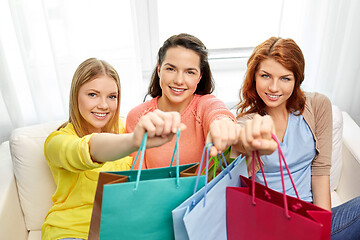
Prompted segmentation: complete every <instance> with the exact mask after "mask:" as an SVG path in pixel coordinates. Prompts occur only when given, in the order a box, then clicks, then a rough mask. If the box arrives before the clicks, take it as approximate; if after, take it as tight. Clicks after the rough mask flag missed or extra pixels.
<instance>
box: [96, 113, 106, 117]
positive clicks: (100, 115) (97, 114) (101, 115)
mask: <svg viewBox="0 0 360 240" xmlns="http://www.w3.org/2000/svg"><path fill="white" fill-rule="evenodd" d="M94 115H95V116H98V117H105V116H106V113H94Z"/></svg>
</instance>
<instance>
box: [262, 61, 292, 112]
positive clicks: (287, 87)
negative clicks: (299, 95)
mask: <svg viewBox="0 0 360 240" xmlns="http://www.w3.org/2000/svg"><path fill="white" fill-rule="evenodd" d="M255 82H256V92H257V94H258V95H259V97H260V98H261V99H262V100H263V101H264V103H265V105H266V107H265V109H266V112H267V113H270V112H271V111H277V110H280V111H287V110H286V102H287V100H288V99H289V98H290V97H291V94H292V93H293V90H294V86H295V77H294V74H293V73H292V72H291V71H289V70H288V69H286V68H285V67H283V66H282V65H281V64H280V63H278V62H277V61H276V60H275V59H273V58H267V59H265V60H263V61H262V62H261V63H260V64H259V66H258V69H257V70H256V72H255Z"/></svg>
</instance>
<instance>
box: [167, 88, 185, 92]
mask: <svg viewBox="0 0 360 240" xmlns="http://www.w3.org/2000/svg"><path fill="white" fill-rule="evenodd" d="M170 88H171V89H172V90H174V91H175V92H184V91H185V89H178V88H172V87H170Z"/></svg>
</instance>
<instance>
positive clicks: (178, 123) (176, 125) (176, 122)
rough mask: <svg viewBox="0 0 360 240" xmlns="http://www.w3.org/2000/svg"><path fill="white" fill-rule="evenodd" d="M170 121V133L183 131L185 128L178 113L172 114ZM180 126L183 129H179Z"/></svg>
mask: <svg viewBox="0 0 360 240" xmlns="http://www.w3.org/2000/svg"><path fill="white" fill-rule="evenodd" d="M171 114H172V117H173V118H172V119H173V122H172V132H173V133H176V132H177V131H178V129H179V128H180V130H185V129H186V126H185V124H183V123H181V116H180V114H179V113H178V112H172V113H171ZM181 125H183V129H181V127H182V126H181Z"/></svg>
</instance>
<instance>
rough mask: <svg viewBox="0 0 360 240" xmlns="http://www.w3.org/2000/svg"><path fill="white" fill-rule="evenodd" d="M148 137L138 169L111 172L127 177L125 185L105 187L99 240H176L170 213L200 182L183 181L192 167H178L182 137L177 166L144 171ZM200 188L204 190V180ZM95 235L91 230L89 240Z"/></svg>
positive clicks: (177, 138) (144, 142) (141, 147)
mask: <svg viewBox="0 0 360 240" xmlns="http://www.w3.org/2000/svg"><path fill="white" fill-rule="evenodd" d="M146 136H147V135H146V134H145V136H144V138H143V141H142V144H141V146H140V149H139V152H138V156H139V153H140V152H141V157H140V166H139V169H138V170H130V171H121V172H111V173H114V174H118V175H119V176H126V177H127V178H126V179H127V180H126V182H121V183H114V184H105V185H103V191H102V203H101V215H100V234H99V235H98V236H99V238H100V239H105V240H106V239H173V238H174V234H173V226H172V217H171V211H172V209H174V208H175V207H176V206H178V205H179V204H180V203H181V202H183V201H184V200H185V199H186V198H188V197H189V196H190V195H191V194H192V193H193V192H192V191H193V189H194V186H195V182H196V179H197V178H196V177H180V172H181V171H182V170H185V169H186V168H188V167H191V166H193V164H190V165H183V166H179V156H178V155H179V153H178V140H179V133H177V135H176V144H175V149H174V154H173V157H174V155H175V153H176V166H173V167H168V168H157V169H146V170H142V169H141V167H142V163H143V158H144V150H145V146H146ZM138 156H137V157H136V158H135V161H136V160H137V158H138ZM135 161H134V162H135ZM101 174H102V173H100V176H101ZM198 184H199V185H200V186H204V184H205V176H202V177H201V179H200V181H199V183H198ZM98 188H99V186H98ZM94 208H95V204H94ZM92 232H94V231H92V230H91V228H90V231H89V239H97V238H96V234H95V236H94V235H93V234H92ZM95 232H96V231H95ZM93 236H94V237H93Z"/></svg>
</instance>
